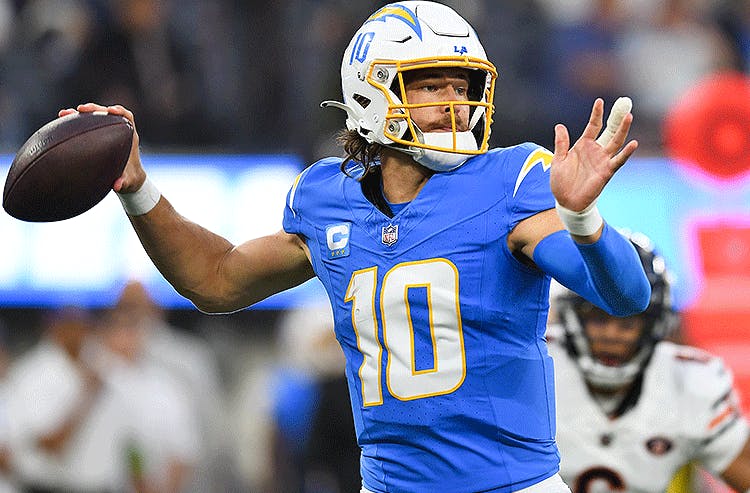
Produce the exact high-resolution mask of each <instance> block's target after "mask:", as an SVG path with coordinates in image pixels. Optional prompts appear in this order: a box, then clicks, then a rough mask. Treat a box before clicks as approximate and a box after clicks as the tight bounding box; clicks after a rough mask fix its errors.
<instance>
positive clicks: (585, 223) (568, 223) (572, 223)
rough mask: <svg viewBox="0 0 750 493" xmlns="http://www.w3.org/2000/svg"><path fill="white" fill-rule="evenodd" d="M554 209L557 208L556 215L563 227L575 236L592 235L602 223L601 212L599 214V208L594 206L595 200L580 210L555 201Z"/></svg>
mask: <svg viewBox="0 0 750 493" xmlns="http://www.w3.org/2000/svg"><path fill="white" fill-rule="evenodd" d="M555 209H557V215H558V216H560V220H561V221H562V223H563V224H564V225H565V229H567V230H568V231H569V232H570V233H571V234H574V235H577V236H589V235H592V234H594V233H596V232H597V231H599V227H600V226H601V225H602V224H603V223H604V220H603V219H602V216H601V214H599V209H598V208H597V207H596V201H594V202H592V203H591V204H590V205H589V206H588V207H586V208H585V209H584V210H582V211H581V212H575V211H571V210H570V209H566V208H565V207H563V206H561V205H560V204H558V203H557V201H555Z"/></svg>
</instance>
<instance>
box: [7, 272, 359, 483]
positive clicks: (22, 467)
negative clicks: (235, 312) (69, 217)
mask: <svg viewBox="0 0 750 493" xmlns="http://www.w3.org/2000/svg"><path fill="white" fill-rule="evenodd" d="M276 315H277V316H276V317H274V318H273V319H271V321H270V322H268V323H267V325H266V326H265V327H263V331H262V332H263V333H262V334H261V335H260V336H258V337H253V335H252V334H253V331H251V333H250V334H247V337H244V338H236V339H234V340H233V341H232V345H233V346H234V349H233V350H232V351H228V350H226V349H222V347H221V344H220V342H219V339H220V332H221V331H213V332H212V334H209V335H207V334H201V333H192V332H190V331H188V330H186V329H185V328H184V327H178V326H176V325H174V322H171V321H170V320H169V314H168V312H167V311H165V310H163V309H162V308H161V307H160V306H159V305H157V304H156V303H155V302H154V301H153V299H152V298H151V296H150V295H149V293H148V292H147V291H146V289H145V288H144V286H143V285H141V284H140V283H138V282H130V283H128V284H127V285H125V286H124V288H123V290H122V292H121V295H120V296H119V299H118V301H117V302H116V304H115V305H114V306H112V307H107V308H103V309H97V310H95V311H94V310H89V309H86V308H85V307H81V306H66V307H61V308H56V309H51V310H48V311H45V312H44V313H43V316H41V317H40V318H39V323H38V327H21V326H20V324H19V323H18V321H17V320H13V319H11V318H8V324H7V326H5V325H4V326H3V327H2V335H3V338H2V339H0V493H65V492H67V493H72V492H75V493H126V492H134V493H135V492H137V493H192V492H195V493H198V492H213V491H215V492H219V491H221V492H233V491H237V492H269V493H270V492H279V493H283V492H289V493H293V492H294V493H301V492H310V493H312V492H318V493H341V492H350V491H358V490H359V467H358V466H359V449H358V447H357V445H356V442H355V439H354V432H353V427H354V425H353V422H352V417H351V410H350V406H349V400H348V393H347V390H346V389H347V386H346V381H345V378H344V373H343V353H342V352H341V349H340V348H339V347H338V343H337V341H336V339H335V337H334V335H333V330H332V315H331V311H330V308H329V307H328V306H327V305H322V306H317V305H316V306H308V307H303V308H297V309H292V310H289V311H288V312H284V313H281V312H279V313H277V314H276ZM193 317H194V318H195V317H198V318H200V317H208V316H207V315H206V316H202V315H198V314H197V313H193ZM202 322H203V324H204V326H205V327H206V328H208V326H210V323H206V322H205V320H203V321H202ZM37 328H38V330H35V329H37ZM214 328H215V327H214ZM23 330H28V332H29V333H36V334H37V336H36V337H31V336H28V335H27V337H26V342H27V343H28V345H27V346H26V347H24V348H23V350H20V351H19V350H17V349H16V348H14V346H13V344H11V343H10V341H9V338H8V336H9V332H8V331H15V332H20V331H23Z"/></svg>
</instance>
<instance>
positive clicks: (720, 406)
mask: <svg viewBox="0 0 750 493" xmlns="http://www.w3.org/2000/svg"><path fill="white" fill-rule="evenodd" d="M632 241H633V243H634V245H635V246H636V249H637V250H638V252H639V254H640V257H641V260H642V262H643V266H644V268H645V271H646V273H647V275H648V277H649V280H650V282H651V293H652V295H651V302H650V304H649V306H648V308H647V309H646V311H645V312H643V313H642V314H639V315H636V316H632V317H625V318H615V317H611V316H609V315H607V314H606V313H604V312H603V311H601V310H599V309H598V308H596V307H594V306H593V305H591V304H590V303H588V302H587V301H585V300H583V299H582V298H581V297H579V296H577V295H575V294H573V293H570V292H569V291H564V292H562V293H561V294H560V295H559V296H557V297H555V299H554V302H553V304H554V306H555V309H556V310H557V311H558V314H559V320H560V324H561V327H554V326H552V327H551V329H550V333H551V334H550V338H551V339H552V342H551V343H550V353H551V354H552V356H553V357H554V360H555V379H556V382H557V403H558V405H557V441H558V446H559V447H560V453H561V455H562V461H561V474H562V476H563V478H564V479H565V480H566V481H567V482H568V484H569V485H570V487H571V488H572V490H573V493H576V492H590V493H598V492H610V491H622V492H633V493H635V492H638V493H656V492H661V491H665V489H666V488H667V485H668V484H669V481H670V479H671V478H672V477H673V476H674V474H675V473H676V472H677V471H678V469H680V467H681V466H683V465H685V464H688V463H690V462H696V463H699V464H700V465H702V466H703V467H704V468H706V469H707V470H708V471H710V472H712V473H713V474H715V475H717V476H718V477H721V478H722V479H723V480H725V481H726V482H727V483H728V484H729V485H730V486H732V487H733V488H735V489H736V490H737V491H740V492H746V491H748V488H750V438H749V436H750V435H749V433H748V424H747V422H746V420H745V418H744V417H743V416H742V414H741V411H740V407H739V405H738V402H737V399H738V396H737V395H736V392H735V391H734V389H733V387H732V375H731V373H730V371H729V370H728V369H727V368H726V367H725V366H724V364H723V362H722V361H721V360H720V359H719V358H717V357H715V356H712V355H710V354H708V353H706V352H704V351H702V350H700V349H697V348H693V347H689V346H683V345H677V344H674V343H672V342H668V341H664V340H662V339H663V338H664V337H665V335H667V334H669V332H671V331H672V329H673V328H674V326H675V324H676V323H677V321H678V320H677V314H676V313H675V312H673V310H672V306H671V303H670V294H669V279H668V276H667V272H666V271H665V269H664V260H663V259H662V258H661V257H660V256H659V255H657V254H655V253H654V250H653V248H652V246H651V243H650V241H648V239H647V238H646V237H645V236H643V235H638V234H636V235H632ZM555 329H557V330H555ZM555 332H558V333H559V334H560V335H561V337H558V338H555V336H554V333H555Z"/></svg>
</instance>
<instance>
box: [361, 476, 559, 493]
mask: <svg viewBox="0 0 750 493" xmlns="http://www.w3.org/2000/svg"><path fill="white" fill-rule="evenodd" d="M361 493H373V492H372V491H370V490H368V489H367V488H365V487H364V486H363V487H362V491H361ZM516 493H570V488H568V486H567V485H566V484H565V482H564V481H563V480H562V478H561V477H560V475H559V474H555V475H554V476H550V477H549V478H547V479H545V480H544V481H542V482H540V483H537V484H534V485H531V486H529V487H528V488H524V489H522V490H517V491H516Z"/></svg>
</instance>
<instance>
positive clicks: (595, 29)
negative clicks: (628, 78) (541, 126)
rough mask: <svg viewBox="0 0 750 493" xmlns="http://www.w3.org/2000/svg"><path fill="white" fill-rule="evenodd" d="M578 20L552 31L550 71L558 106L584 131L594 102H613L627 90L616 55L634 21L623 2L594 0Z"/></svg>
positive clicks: (572, 126) (558, 111)
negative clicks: (601, 99) (553, 78)
mask: <svg viewBox="0 0 750 493" xmlns="http://www.w3.org/2000/svg"><path fill="white" fill-rule="evenodd" d="M591 4H592V5H591V6H590V10H588V11H587V14H586V15H585V16H584V17H583V18H582V19H580V20H577V21H574V22H571V23H566V24H561V25H559V26H558V28H557V29H556V30H554V31H553V33H554V34H553V42H552V43H550V45H551V47H552V48H551V49H552V51H553V52H554V55H553V56H552V57H551V58H552V64H551V65H550V70H552V71H553V72H554V74H555V78H556V80H557V88H556V92H557V95H556V98H555V100H554V101H555V102H556V103H557V104H554V107H555V108H556V114H557V115H559V117H560V118H564V119H565V121H564V123H565V124H567V125H568V127H569V128H570V129H571V132H573V133H574V134H575V133H578V132H581V131H583V128H584V127H585V126H586V123H587V122H588V119H589V114H590V111H589V107H590V106H591V102H592V101H593V100H594V99H595V98H597V97H601V98H603V99H604V102H605V104H606V105H608V106H609V105H611V104H612V103H614V101H615V100H616V99H617V97H619V96H622V95H625V92H624V90H623V76H624V75H625V74H624V73H623V69H624V66H623V65H622V64H621V61H620V59H619V58H618V56H617V50H618V47H619V43H620V41H621V39H622V36H623V32H624V30H625V27H626V25H627V23H628V21H629V20H630V19H629V17H628V11H627V10H626V8H625V6H624V3H623V2H620V1H618V0H592V2H591Z"/></svg>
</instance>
